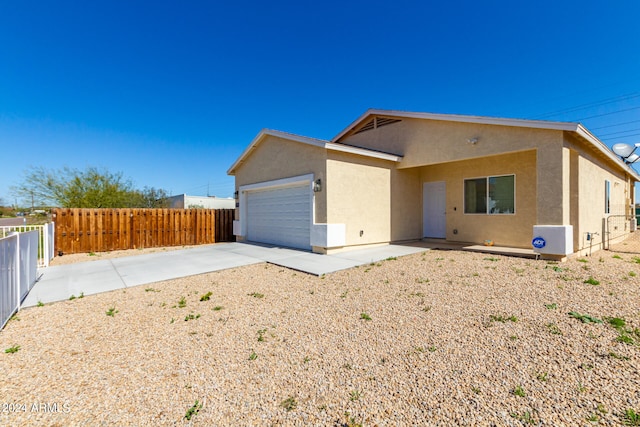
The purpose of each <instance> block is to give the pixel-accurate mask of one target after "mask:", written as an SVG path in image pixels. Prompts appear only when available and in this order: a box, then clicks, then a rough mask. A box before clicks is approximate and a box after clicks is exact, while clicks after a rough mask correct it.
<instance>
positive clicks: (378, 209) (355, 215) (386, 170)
mask: <svg viewBox="0 0 640 427" xmlns="http://www.w3.org/2000/svg"><path fill="white" fill-rule="evenodd" d="M393 165H394V164H393V163H392V162H388V161H382V160H376V159H365V158H363V157H360V156H355V155H350V154H345V153H339V152H329V153H328V160H327V173H326V176H327V179H326V185H325V187H324V189H323V193H325V194H326V198H327V206H328V212H327V222H328V223H329V224H345V226H346V227H345V231H346V239H345V241H346V246H352V245H366V244H374V243H385V242H389V240H390V239H391V168H393ZM361 231H362V235H360V232H361Z"/></svg>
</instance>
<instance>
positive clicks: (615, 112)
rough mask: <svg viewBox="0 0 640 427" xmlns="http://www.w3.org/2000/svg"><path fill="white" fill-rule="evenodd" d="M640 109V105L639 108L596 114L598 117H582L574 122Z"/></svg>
mask: <svg viewBox="0 0 640 427" xmlns="http://www.w3.org/2000/svg"><path fill="white" fill-rule="evenodd" d="M638 109H640V105H639V106H637V107H631V108H625V109H624V110H618V111H612V112H610V113H602V114H596V115H593V116H588V117H581V118H579V119H575V120H574V121H576V122H579V121H581V120H587V119H594V118H596V117H604V116H610V115H612V114H619V113H624V112H625V111H631V110H638Z"/></svg>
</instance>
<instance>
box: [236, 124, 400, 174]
mask: <svg viewBox="0 0 640 427" xmlns="http://www.w3.org/2000/svg"><path fill="white" fill-rule="evenodd" d="M269 136H275V137H278V138H282V139H286V140H289V141H295V142H299V143H301V144H307V145H312V146H314V147H319V148H324V149H325V150H333V151H341V152H344V153H351V154H357V155H359V156H365V157H372V158H375V159H382V160H389V161H392V162H399V161H400V160H401V159H402V156H398V155H395V154H389V153H383V152H380V151H375V150H368V149H366V148H358V147H352V146H350V145H346V144H336V143H335V142H331V141H325V140H324V139H316V138H309V137H306V136H301V135H296V134H293V133H288V132H282V131H279V130H273V129H262V130H261V131H260V133H258V135H257V136H256V137H255V138H253V141H251V144H249V146H248V147H247V148H246V149H245V150H244V152H243V153H242V154H241V155H240V157H238V159H237V160H236V161H235V162H234V163H233V165H231V167H230V168H229V169H228V170H227V174H228V175H235V171H236V169H237V168H238V166H240V165H241V164H242V163H243V162H244V161H245V159H246V158H247V157H248V156H249V155H250V154H251V152H252V151H253V150H254V149H255V148H256V147H257V146H258V145H259V144H260V143H261V142H262V141H263V140H264V139H265V138H267V137H269Z"/></svg>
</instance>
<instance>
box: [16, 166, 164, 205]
mask: <svg viewBox="0 0 640 427" xmlns="http://www.w3.org/2000/svg"><path fill="white" fill-rule="evenodd" d="M25 175H26V176H25V179H24V181H23V182H22V183H21V184H20V185H18V186H16V187H14V188H13V191H14V193H15V194H16V195H17V196H19V197H22V198H25V199H27V200H29V201H30V202H32V203H33V204H36V203H37V204H39V205H41V206H60V207H65V208H133V207H158V206H157V204H159V203H160V202H159V201H158V199H161V198H162V197H164V198H166V192H165V191H164V190H161V189H155V188H148V187H145V188H144V189H143V190H137V189H135V188H134V187H133V184H132V183H131V181H130V180H125V179H124V178H123V176H122V173H120V172H118V173H111V172H109V171H107V170H100V169H98V168H96V167H88V168H87V169H86V170H84V171H80V170H77V169H71V168H68V167H65V168H63V169H61V170H57V171H52V170H48V169H46V168H44V167H37V168H34V169H33V170H31V171H29V172H27V173H26V174H25ZM152 202H153V203H152ZM154 203H155V204H154Z"/></svg>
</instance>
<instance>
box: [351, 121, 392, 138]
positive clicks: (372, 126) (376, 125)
mask: <svg viewBox="0 0 640 427" xmlns="http://www.w3.org/2000/svg"><path fill="white" fill-rule="evenodd" d="M401 121H402V120H400V119H389V118H386V117H374V118H373V119H371V120H370V121H368V122H367V123H366V124H365V125H364V126H362V127H361V128H360V129H358V130H357V131H355V132H354V135H355V134H358V133H362V132H366V131H368V130H371V129H377V128H379V127H382V126H386V125H390V124H393V123H398V122H401Z"/></svg>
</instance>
